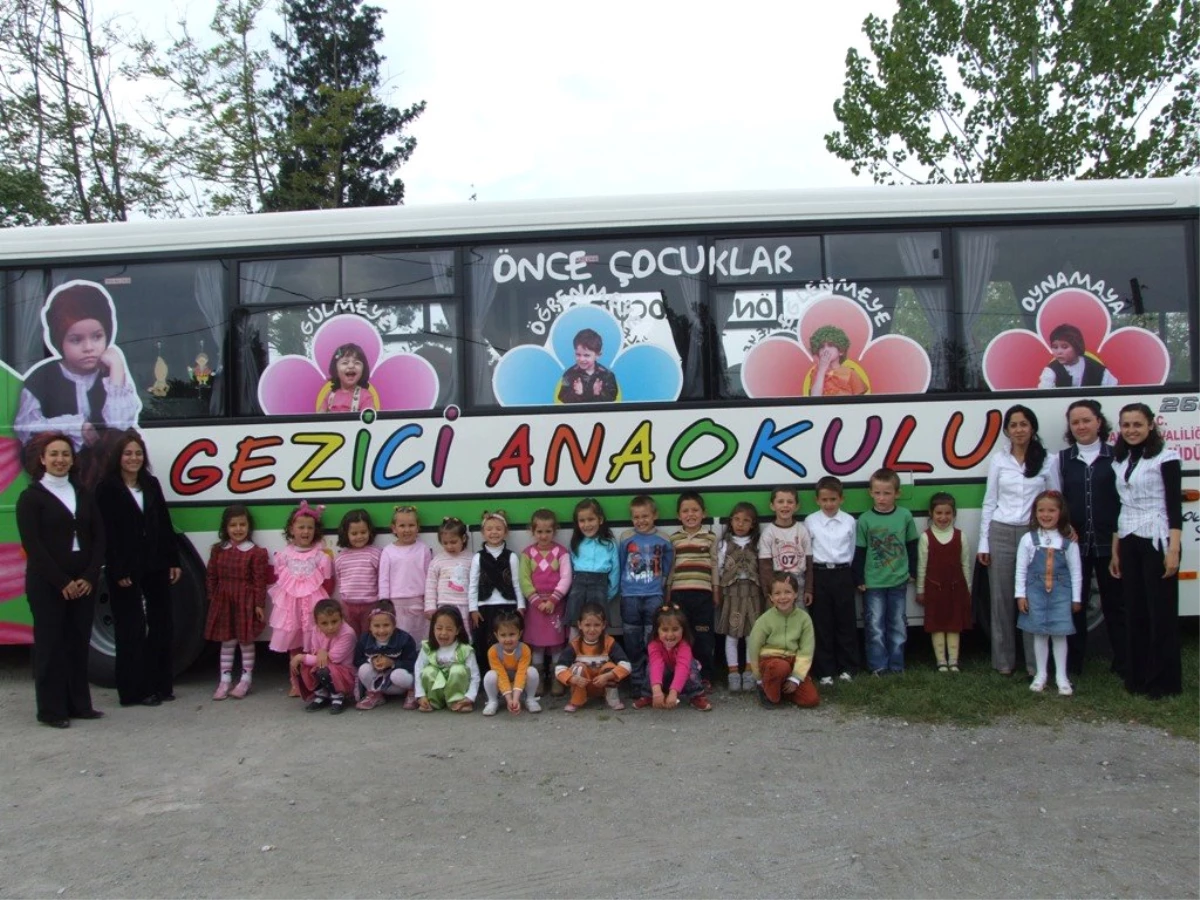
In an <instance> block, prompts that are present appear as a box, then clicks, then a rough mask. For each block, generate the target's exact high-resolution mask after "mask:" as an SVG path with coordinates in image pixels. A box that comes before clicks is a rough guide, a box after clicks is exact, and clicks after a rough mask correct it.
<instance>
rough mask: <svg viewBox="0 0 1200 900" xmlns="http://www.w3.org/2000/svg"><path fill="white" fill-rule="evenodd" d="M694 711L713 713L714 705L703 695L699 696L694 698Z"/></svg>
mask: <svg viewBox="0 0 1200 900" xmlns="http://www.w3.org/2000/svg"><path fill="white" fill-rule="evenodd" d="M692 709H698V710H700V712H712V704H711V703H710V702H709V700H708V698H707V697H705V696H704V695H703V694H697V695H696V696H695V697H693V698H692Z"/></svg>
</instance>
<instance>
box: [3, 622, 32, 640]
mask: <svg viewBox="0 0 1200 900" xmlns="http://www.w3.org/2000/svg"><path fill="white" fill-rule="evenodd" d="M32 643H33V626H32V625H24V624H22V623H20V622H0V644H32Z"/></svg>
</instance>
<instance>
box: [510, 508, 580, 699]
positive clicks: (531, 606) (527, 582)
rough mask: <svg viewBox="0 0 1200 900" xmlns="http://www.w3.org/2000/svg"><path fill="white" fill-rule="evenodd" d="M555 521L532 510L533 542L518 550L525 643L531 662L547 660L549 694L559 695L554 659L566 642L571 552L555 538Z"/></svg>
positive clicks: (547, 512)
mask: <svg viewBox="0 0 1200 900" xmlns="http://www.w3.org/2000/svg"><path fill="white" fill-rule="evenodd" d="M557 532H558V520H557V519H556V518H555V517H554V513H553V512H551V511H550V510H548V509H539V510H537V511H535V512H534V514H533V517H532V520H531V521H530V523H529V533H530V534H531V535H532V536H533V541H534V542H533V543H532V544H530V545H529V546H528V547H526V548H525V549H524V550H522V551H521V593H523V594H524V595H525V635H524V637H525V643H527V644H528V645H529V649H530V650H532V651H533V662H532V665H533V666H535V667H537V666H538V665H539V663H540V661H541V660H542V658H543V657H544V658H545V660H546V674H545V682H549V684H550V685H551V688H550V693H552V694H555V695H556V696H557V695H559V694H562V692H563V686H562V684H561V682H559V681H558V680H557V679H556V678H554V659H555V657H557V656H558V654H559V652H560V651H561V650H562V648H563V645H564V644H566V642H567V622H566V615H565V613H566V605H567V591H568V590H569V589H570V587H571V552H570V551H569V550H567V548H566V547H564V546H563V545H562V544H560V543H558V542H557V541H555V540H554V536H555V534H556V533H557Z"/></svg>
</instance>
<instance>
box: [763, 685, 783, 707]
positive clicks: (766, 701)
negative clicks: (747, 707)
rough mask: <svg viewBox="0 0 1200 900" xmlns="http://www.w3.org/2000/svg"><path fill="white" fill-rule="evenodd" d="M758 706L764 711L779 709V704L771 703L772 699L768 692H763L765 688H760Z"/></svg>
mask: <svg viewBox="0 0 1200 900" xmlns="http://www.w3.org/2000/svg"><path fill="white" fill-rule="evenodd" d="M758 705H759V706H761V707H762V708H763V709H777V708H778V707H779V704H778V703H773V702H771V698H770V697H768V696H767V692H766V691H764V690H763V686H762V685H761V684H760V685H759V686H758Z"/></svg>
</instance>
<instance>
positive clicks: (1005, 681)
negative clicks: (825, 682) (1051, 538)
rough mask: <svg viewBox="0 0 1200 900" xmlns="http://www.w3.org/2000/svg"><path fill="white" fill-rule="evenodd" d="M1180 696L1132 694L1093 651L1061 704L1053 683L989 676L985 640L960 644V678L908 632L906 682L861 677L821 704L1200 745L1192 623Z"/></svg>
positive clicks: (1197, 656)
mask: <svg viewBox="0 0 1200 900" xmlns="http://www.w3.org/2000/svg"><path fill="white" fill-rule="evenodd" d="M1182 628H1183V634H1182V642H1183V693H1182V694H1180V695H1179V696H1177V697H1170V698H1167V699H1163V700H1149V699H1147V698H1145V697H1140V696H1136V695H1134V694H1130V693H1128V692H1127V691H1126V690H1125V686H1124V685H1123V684H1122V682H1121V681H1120V680H1118V679H1117V677H1116V676H1115V675H1113V674H1112V673H1111V672H1110V671H1109V670H1108V663H1109V660H1108V658H1107V657H1104V656H1100V655H1098V654H1095V653H1091V652H1089V654H1088V660H1087V666H1086V668H1085V671H1084V674H1083V676H1082V677H1080V678H1077V679H1075V680H1074V682H1073V683H1074V687H1075V695H1074V696H1072V697H1060V696H1058V691H1057V690H1056V689H1055V687H1054V680H1053V678H1051V680H1050V683H1049V684H1047V685H1046V690H1045V692H1044V693H1042V694H1035V693H1033V692H1032V691H1030V690H1029V679H1028V678H1026V677H1025V675H1024V672H1023V671H1022V670H1018V672H1017V674H1014V675H1013V676H1012V677H1011V678H1004V677H1002V676H1000V675H998V674H997V673H996V672H995V671H993V670H992V666H991V659H990V654H989V651H988V649H987V647H986V646H985V643H984V641H983V640H982V639H981V636H980V635H967V636H964V640H963V651H964V652H963V655H962V663H961V666H962V671H961V672H960V673H958V674H957V675H956V674H954V673H950V674H942V673H940V672H938V671H937V670H936V669H935V668H934V667H933V665H932V660H933V651H932V649H931V648H930V646H929V642H928V638H927V637H926V635H925V633H924V632H922V631H917V630H912V631H910V632H909V641H908V647H907V651H906V655H907V657H908V668H907V670H906V671H905V673H904V675H901V676H885V677H882V678H872V677H871V676H869V675H865V676H859V677H857V678H855V679H854V681H853V682H851V683H850V684H845V683H842V682H837V683H836V684H835V686H834V687H832V688H828V687H826V688H821V702H822V705H826V704H827V705H829V706H831V707H833V708H835V709H838V710H847V711H849V710H853V711H856V712H866V713H870V714H872V715H878V716H886V717H890V718H898V719H906V720H908V721H910V722H936V723H947V724H954V725H989V724H992V723H994V722H995V721H996V720H998V719H1001V718H1003V719H1008V720H1012V721H1015V722H1017V723H1028V724H1033V725H1058V724H1060V723H1062V722H1063V721H1066V720H1075V721H1080V722H1103V721H1109V722H1127V723H1133V724H1138V725H1147V726H1149V727H1151V728H1161V729H1163V730H1164V731H1167V732H1170V733H1171V734H1173V735H1176V736H1178V737H1182V738H1187V739H1188V740H1190V741H1197V740H1200V637H1198V636H1197V631H1196V625H1195V621H1194V620H1192V622H1191V623H1190V624H1184V625H1183V626H1182Z"/></svg>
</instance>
